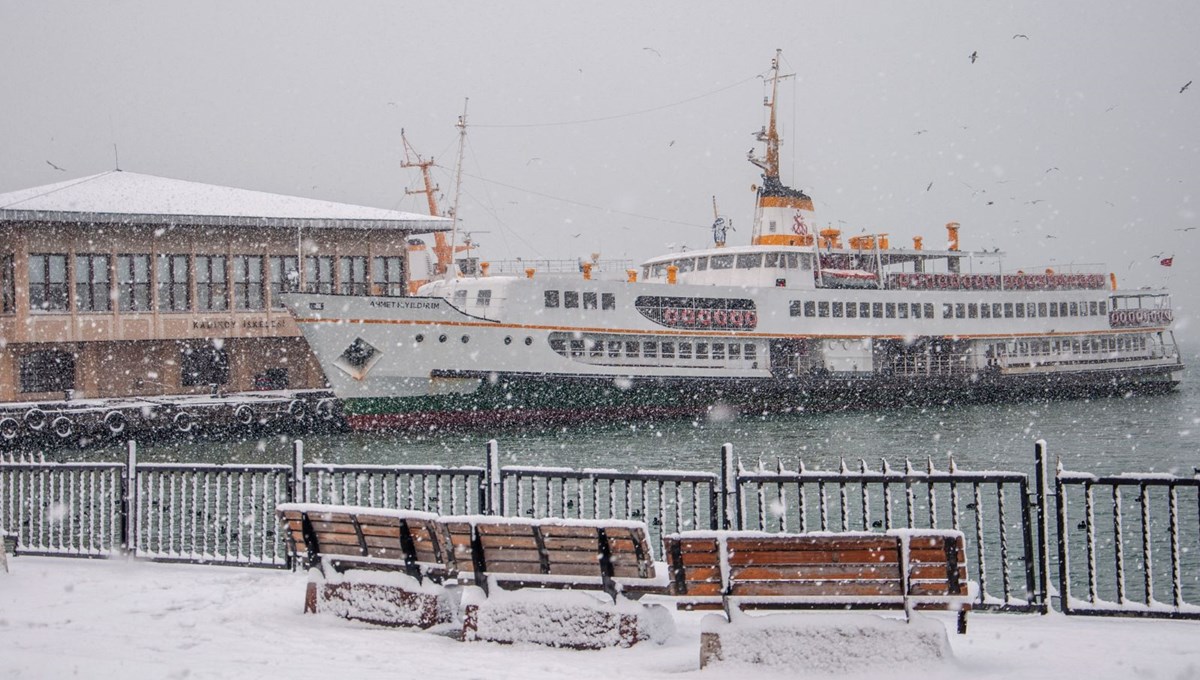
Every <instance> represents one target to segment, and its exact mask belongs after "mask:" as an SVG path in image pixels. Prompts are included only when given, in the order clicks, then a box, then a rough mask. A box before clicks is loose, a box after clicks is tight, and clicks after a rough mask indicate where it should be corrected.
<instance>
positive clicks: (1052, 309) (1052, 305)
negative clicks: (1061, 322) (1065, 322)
mask: <svg viewBox="0 0 1200 680" xmlns="http://www.w3.org/2000/svg"><path fill="white" fill-rule="evenodd" d="M1048 311H1049V312H1050V316H1058V303H1057V302H1051V303H1050V309H1049V310H1048Z"/></svg>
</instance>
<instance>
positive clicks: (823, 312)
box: [817, 300, 829, 318]
mask: <svg viewBox="0 0 1200 680" xmlns="http://www.w3.org/2000/svg"><path fill="white" fill-rule="evenodd" d="M817 316H819V317H822V318H824V317H827V316H829V303H828V302H827V301H825V300H822V301H821V302H818V303H817Z"/></svg>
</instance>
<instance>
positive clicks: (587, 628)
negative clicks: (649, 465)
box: [439, 515, 669, 647]
mask: <svg viewBox="0 0 1200 680" xmlns="http://www.w3.org/2000/svg"><path fill="white" fill-rule="evenodd" d="M439 521H440V523H441V524H442V525H443V526H444V527H445V529H446V535H447V537H448V539H449V542H450V548H451V553H452V556H453V561H454V563H455V565H456V567H457V570H458V580H459V582H460V583H464V584H470V585H475V586H478V587H479V588H480V590H481V591H482V594H483V596H484V597H483V598H469V597H464V600H463V631H464V638H465V639H490V640H498V641H517V640H519V639H520V640H527V641H534V642H540V643H543V644H553V645H557V646H571V647H599V646H609V645H612V644H616V645H621V646H628V645H630V644H633V643H634V642H636V641H638V640H640V639H644V638H645V637H646V636H647V635H649V634H650V633H649V632H648V631H647V623H646V617H647V616H648V614H647V611H648V610H647V609H646V608H645V607H642V606H640V605H634V604H633V603H628V602H624V603H621V602H619V600H621V599H623V598H621V596H622V595H624V596H626V597H632V598H636V597H638V596H640V595H641V594H643V593H646V592H659V593H662V592H665V590H666V581H665V578H663V576H664V575H663V574H662V572H661V569H657V568H656V567H655V564H654V561H653V556H652V554H651V552H650V545H649V540H648V538H647V531H646V525H645V524H644V523H642V522H631V521H623V520H579V519H526V518H510V517H493V516H478V515H477V516H457V517H454V516H448V517H442V518H440V520H439ZM496 589H500V590H520V589H524V590H526V591H528V589H538V590H544V589H556V590H562V589H565V590H587V591H598V592H602V593H604V594H606V595H607V597H608V599H610V600H611V604H613V605H614V607H608V608H605V607H596V606H593V607H579V606H570V605H565V604H564V600H563V598H562V597H559V598H557V602H554V601H553V600H554V598H542V600H543V602H542V604H540V605H537V606H540V607H542V608H543V610H544V613H545V616H546V617H550V618H553V619H554V620H555V622H556V623H557V624H559V625H561V626H562V627H563V628H564V631H566V629H570V628H571V627H572V626H574V627H575V628H576V629H577V630H576V631H575V634H574V635H566V634H565V633H564V635H565V636H564V637H562V638H555V636H554V634H552V633H553V632H552V631H541V632H535V633H530V634H529V635H531V636H532V638H533V639H531V638H530V637H528V636H526V637H521V635H520V634H519V633H518V631H511V630H508V631H506V630H503V626H499V625H494V626H488V622H489V620H490V621H491V622H493V623H495V622H497V621H500V620H506V621H508V622H509V624H508V625H510V626H514V625H517V624H515V623H514V622H515V621H516V619H517V618H522V617H523V618H524V619H525V620H528V619H529V616H530V615H533V616H536V614H534V609H536V607H535V606H534V605H532V604H531V603H530V599H531V598H530V597H529V594H528V592H526V597H525V598H524V602H520V603H518V602H516V601H514V600H513V599H512V598H503V597H497V595H498V593H496V592H495V591H496ZM578 602H579V600H576V603H578ZM557 605H563V606H557ZM616 605H619V606H616ZM518 611H523V612H525V614H522V616H521V617H518V616H516V615H515V614H514V612H518ZM651 618H654V617H653V616H651ZM661 618H662V617H661V615H658V616H657V618H655V625H661V624H662V620H661ZM668 625H669V624H668ZM566 632H569V631H566ZM589 638H590V639H589Z"/></svg>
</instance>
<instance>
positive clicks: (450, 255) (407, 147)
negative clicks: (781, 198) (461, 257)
mask: <svg viewBox="0 0 1200 680" xmlns="http://www.w3.org/2000/svg"><path fill="white" fill-rule="evenodd" d="M400 140H401V141H402V142H404V161H403V162H402V163H400V167H402V168H420V169H421V178H422V179H423V180H424V184H425V188H424V189H408V188H405V189H404V193H405V194H406V195H409V196H414V195H416V194H425V200H426V202H427V203H428V204H429V214H430V215H433V216H434V217H438V216H440V215H441V211H440V210H439V209H438V204H437V197H436V196H435V195H434V194H435V193H436V192H437V191H438V190H440V189H441V187H439V186H437V185H435V184H434V183H433V178H432V177H430V175H429V168H430V167H432V166H433V164H434V161H433V158H432V157H430V158H429V160H425V159H424V158H421V154H419V153H417V150H416V149H414V148H413V146H412V144H409V143H408V136H407V135H405V134H404V129H403V128H401V129H400ZM413 158H416V160H415V161H414V160H412V159H413ZM433 239H434V246H433V253H434V255H436V256H437V264H436V265H435V267H436V268H435V269H434V272H435V273H436V274H444V273H445V272H446V269H447V268H449V266H450V265H451V263H453V261H454V252H453V250H451V248H450V244H449V243H447V242H446V234H445V232H441V231H436V232H434V233H433Z"/></svg>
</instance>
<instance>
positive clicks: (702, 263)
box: [696, 257, 708, 272]
mask: <svg viewBox="0 0 1200 680" xmlns="http://www.w3.org/2000/svg"><path fill="white" fill-rule="evenodd" d="M706 269H708V258H707V257H698V258H696V271H698V272H702V271H705V270H706Z"/></svg>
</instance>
